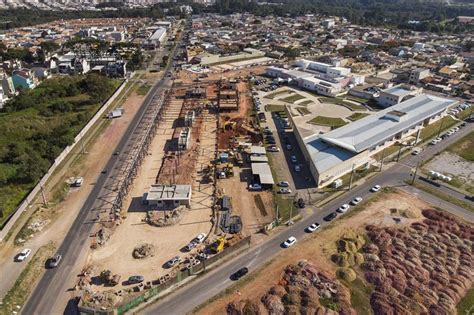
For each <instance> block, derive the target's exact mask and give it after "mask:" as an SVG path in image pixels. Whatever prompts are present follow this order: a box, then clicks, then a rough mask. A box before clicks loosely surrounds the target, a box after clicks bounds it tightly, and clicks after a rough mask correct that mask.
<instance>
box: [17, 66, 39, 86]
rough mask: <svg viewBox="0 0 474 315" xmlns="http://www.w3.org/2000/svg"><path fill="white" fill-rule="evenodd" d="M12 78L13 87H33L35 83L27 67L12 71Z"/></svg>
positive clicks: (31, 72) (32, 74)
mask: <svg viewBox="0 0 474 315" xmlns="http://www.w3.org/2000/svg"><path fill="white" fill-rule="evenodd" d="M12 80H13V86H14V87H15V89H19V88H23V89H34V88H35V87H36V85H37V82H36V78H35V76H34V73H33V71H31V70H29V69H21V70H15V71H13V75H12Z"/></svg>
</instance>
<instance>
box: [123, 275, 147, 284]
mask: <svg viewBox="0 0 474 315" xmlns="http://www.w3.org/2000/svg"><path fill="white" fill-rule="evenodd" d="M143 280H145V278H144V277H143V276H131V277H129V278H128V281H127V282H128V283H129V284H135V283H140V282H143Z"/></svg>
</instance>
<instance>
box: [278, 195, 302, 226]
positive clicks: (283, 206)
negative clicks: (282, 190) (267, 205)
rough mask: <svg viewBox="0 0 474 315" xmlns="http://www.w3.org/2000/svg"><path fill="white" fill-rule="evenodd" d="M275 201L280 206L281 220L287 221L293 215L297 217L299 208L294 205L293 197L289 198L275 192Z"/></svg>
mask: <svg viewBox="0 0 474 315" xmlns="http://www.w3.org/2000/svg"><path fill="white" fill-rule="evenodd" d="M274 195H275V198H274V200H275V203H276V204H277V206H278V213H279V216H280V222H286V221H288V220H289V219H290V215H291V217H295V216H297V215H298V214H299V209H298V208H297V207H295V206H294V204H293V198H291V197H290V198H287V197H285V196H283V195H282V194H278V193H276V192H275V194H274Z"/></svg>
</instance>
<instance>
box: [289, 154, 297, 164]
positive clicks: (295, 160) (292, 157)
mask: <svg viewBox="0 0 474 315" xmlns="http://www.w3.org/2000/svg"><path fill="white" fill-rule="evenodd" d="M290 160H291V162H292V163H298V160H297V159H296V156H294V155H292V156H291V158H290Z"/></svg>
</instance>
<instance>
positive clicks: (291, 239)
mask: <svg viewBox="0 0 474 315" xmlns="http://www.w3.org/2000/svg"><path fill="white" fill-rule="evenodd" d="M295 243H296V237H294V236H290V237H289V238H288V239H287V240H286V241H284V242H283V247H285V248H288V247H290V246H293V245H294V244H295Z"/></svg>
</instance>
